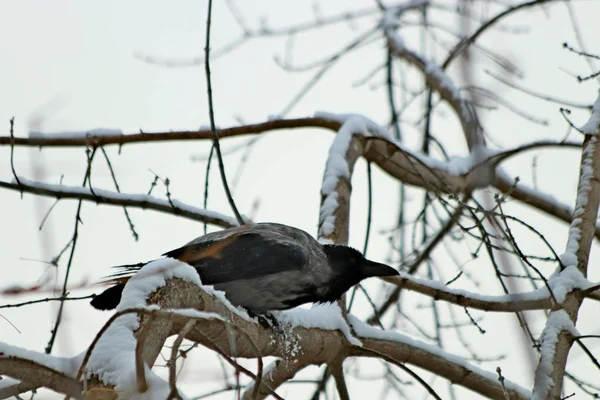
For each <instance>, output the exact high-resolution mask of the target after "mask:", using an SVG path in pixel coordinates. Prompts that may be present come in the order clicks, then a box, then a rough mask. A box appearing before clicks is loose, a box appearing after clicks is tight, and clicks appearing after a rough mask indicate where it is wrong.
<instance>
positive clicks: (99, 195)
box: [0, 177, 238, 228]
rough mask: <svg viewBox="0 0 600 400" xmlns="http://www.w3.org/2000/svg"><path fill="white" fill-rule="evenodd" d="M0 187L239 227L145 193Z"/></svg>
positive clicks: (23, 184) (25, 184)
mask: <svg viewBox="0 0 600 400" xmlns="http://www.w3.org/2000/svg"><path fill="white" fill-rule="evenodd" d="M0 188H6V189H11V190H17V191H20V192H25V193H33V194H37V195H40V196H47V197H54V198H56V199H79V200H86V201H90V202H94V203H96V204H108V205H114V206H125V207H136V208H142V209H149V210H154V211H159V212H163V213H166V214H173V215H177V216H181V217H184V218H188V219H191V220H194V221H200V222H206V223H209V224H213V225H217V226H221V227H223V228H231V227H233V226H237V225H238V224H237V221H236V220H235V218H231V217H227V216H225V215H223V214H219V213H217V212H214V211H208V210H205V209H202V208H198V207H194V206H191V205H188V204H185V203H183V202H181V201H179V200H175V199H171V200H169V199H166V200H165V199H159V198H157V197H153V196H150V195H147V194H130V193H119V192H112V191H110V190H105V189H93V190H92V189H89V188H86V187H81V186H65V185H55V184H50V183H44V182H36V181H30V180H28V179H24V178H21V177H19V182H3V181H0Z"/></svg>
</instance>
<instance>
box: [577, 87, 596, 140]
mask: <svg viewBox="0 0 600 400" xmlns="http://www.w3.org/2000/svg"><path fill="white" fill-rule="evenodd" d="M581 131H582V132H583V133H585V134H586V135H596V136H597V135H598V134H600V91H598V98H597V99H596V101H595V102H594V105H593V106H592V115H591V116H590V119H588V121H587V122H586V123H585V125H583V126H582V127H581Z"/></svg>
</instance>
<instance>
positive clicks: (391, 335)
mask: <svg viewBox="0 0 600 400" xmlns="http://www.w3.org/2000/svg"><path fill="white" fill-rule="evenodd" d="M348 319H349V321H350V323H351V324H352V327H353V328H354V331H355V332H356V334H357V335H358V336H359V337H362V338H372V339H381V340H389V341H394V342H398V343H404V344H406V345H408V346H411V347H415V348H418V349H421V350H424V351H426V352H428V353H431V354H434V355H436V356H438V357H441V358H444V359H445V360H448V362H450V363H453V364H456V365H459V366H461V367H463V368H465V369H466V370H468V371H472V372H473V373H476V374H478V375H480V376H482V377H484V378H486V379H488V380H489V381H491V382H494V384H497V383H498V376H497V375H496V374H495V373H492V372H488V371H485V370H483V369H481V368H479V367H477V366H475V365H472V364H470V363H468V362H467V361H466V360H465V359H464V358H462V357H460V356H457V355H454V354H450V353H447V352H445V351H443V350H442V349H440V348H439V347H437V346H432V345H429V344H427V343H424V342H422V341H420V340H416V339H413V338H410V337H408V336H406V335H403V334H401V333H398V332H393V331H384V330H381V329H377V328H374V327H372V326H370V325H367V324H366V323H365V322H363V321H362V320H360V319H358V318H357V317H355V316H354V315H348ZM504 386H506V388H507V389H510V390H514V391H516V392H518V393H519V394H520V395H521V396H523V397H527V398H528V397H529V396H531V392H530V391H528V390H527V389H525V388H523V387H521V386H519V385H518V384H516V383H514V382H512V381H510V380H508V379H506V380H505V381H504Z"/></svg>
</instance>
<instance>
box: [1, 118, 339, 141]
mask: <svg viewBox="0 0 600 400" xmlns="http://www.w3.org/2000/svg"><path fill="white" fill-rule="evenodd" d="M340 125H341V124H340V123H339V122H337V121H334V120H330V119H327V118H318V117H315V118H310V117H309V118H295V119H273V120H269V121H265V122H260V123H257V124H250V125H242V126H234V127H230V128H223V129H220V128H217V132H218V133H219V138H221V139H223V138H227V137H233V136H242V135H255V134H260V133H263V132H268V131H272V130H278V129H301V128H324V129H329V130H332V131H337V130H338V129H339V128H340ZM94 132H95V130H93V129H92V130H90V131H84V132H80V133H79V134H77V135H75V134H73V132H69V133H67V132H65V134H62V135H61V134H57V133H53V134H44V133H36V134H35V135H33V136H30V137H19V136H17V137H15V138H14V139H12V138H11V137H10V136H8V135H6V136H0V146H9V145H11V144H12V145H14V146H32V147H92V146H108V145H119V146H123V145H126V144H134V143H153V142H167V141H186V140H201V139H205V140H212V138H213V136H212V131H211V130H210V128H208V127H202V128H201V129H198V130H194V131H171V132H141V131H140V133H130V134H122V133H119V134H114V132H113V134H107V133H106V132H103V133H102V134H96V133H94ZM119 132H120V131H119Z"/></svg>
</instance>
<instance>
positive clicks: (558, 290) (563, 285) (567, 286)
mask: <svg viewBox="0 0 600 400" xmlns="http://www.w3.org/2000/svg"><path fill="white" fill-rule="evenodd" d="M548 285H549V286H550V288H551V289H552V293H553V294H554V297H556V300H557V301H558V302H559V303H563V302H564V301H565V299H566V297H567V293H569V292H571V291H573V290H574V289H581V290H586V289H588V288H591V287H592V286H594V284H593V283H592V282H590V281H588V280H587V279H586V278H585V276H583V274H582V273H581V271H579V270H578V269H577V266H576V265H569V266H568V267H567V268H565V269H564V270H562V271H561V270H560V269H558V270H557V271H556V272H554V273H553V274H552V276H550V279H548Z"/></svg>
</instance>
